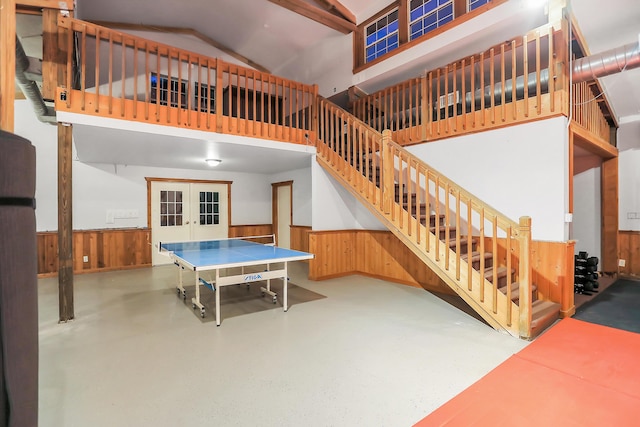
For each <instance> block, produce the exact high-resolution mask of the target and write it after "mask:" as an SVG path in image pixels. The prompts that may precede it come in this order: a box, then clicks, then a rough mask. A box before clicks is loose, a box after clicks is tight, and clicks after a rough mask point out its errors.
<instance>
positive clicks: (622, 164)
mask: <svg viewBox="0 0 640 427" xmlns="http://www.w3.org/2000/svg"><path fill="white" fill-rule="evenodd" d="M618 149H619V150H620V153H619V156H618V167H619V170H618V179H619V190H618V191H619V193H618V198H619V203H620V205H619V210H620V213H619V229H620V230H630V231H640V121H635V122H630V123H624V124H622V125H620V128H619V129H618Z"/></svg>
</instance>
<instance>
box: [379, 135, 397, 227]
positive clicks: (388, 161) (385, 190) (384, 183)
mask: <svg viewBox="0 0 640 427" xmlns="http://www.w3.org/2000/svg"><path fill="white" fill-rule="evenodd" d="M381 142H382V145H381V147H380V154H381V155H382V164H381V169H383V171H382V177H381V178H382V180H381V181H380V184H381V189H382V200H383V202H382V206H383V213H384V214H385V215H389V214H392V206H393V197H394V192H395V191H394V190H395V186H394V176H393V175H394V174H393V170H394V161H395V159H394V156H393V152H392V151H391V147H390V146H389V144H390V142H391V131H390V130H388V129H385V130H384V131H383V132H382V141H381Z"/></svg>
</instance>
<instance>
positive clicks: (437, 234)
mask: <svg viewBox="0 0 640 427" xmlns="http://www.w3.org/2000/svg"><path fill="white" fill-rule="evenodd" d="M438 106H439V103H438ZM434 184H435V188H436V194H435V196H436V209H435V210H436V224H435V237H436V239H435V244H436V261H440V177H439V176H438V175H436V178H435V180H434ZM429 227H431V223H429Z"/></svg>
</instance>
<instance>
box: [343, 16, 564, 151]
mask: <svg viewBox="0 0 640 427" xmlns="http://www.w3.org/2000/svg"><path fill="white" fill-rule="evenodd" d="M559 40H562V35H561V30H556V29H554V27H553V26H551V25H545V26H543V27H540V28H538V29H536V30H534V31H532V32H530V33H528V34H526V35H524V36H522V37H518V38H514V39H512V40H510V41H507V42H504V43H501V44H499V45H496V46H493V47H491V48H490V49H488V50H486V51H483V52H480V53H477V54H475V55H471V56H468V57H465V58H463V59H460V60H458V61H455V62H452V63H449V64H447V65H445V66H443V67H439V68H436V69H432V70H427V71H425V72H424V74H423V75H422V76H421V77H419V78H413V79H409V80H406V81H403V82H400V83H398V84H396V85H393V86H390V87H387V88H385V89H382V90H379V91H377V92H375V93H372V94H370V95H367V96H365V97H362V98H360V99H358V100H356V101H355V102H354V103H353V112H354V115H355V116H356V117H358V118H359V119H360V120H362V121H364V122H365V123H367V124H369V125H371V126H373V127H374V128H376V129H377V130H378V131H380V132H381V131H383V130H384V129H390V130H391V131H392V132H393V137H394V140H395V141H396V142H398V143H400V145H403V146H404V145H407V144H412V143H416V142H422V141H427V140H429V141H430V140H436V139H440V138H445V137H450V136H452V135H458V134H463V133H467V132H474V131H477V130H479V129H487V128H493V127H499V126H506V125H509V124H512V123H515V122H523V121H527V120H532V119H538V118H540V117H547V116H553V115H558V114H563V113H564V114H567V113H568V111H564V109H566V107H565V106H564V104H565V103H562V102H560V101H561V100H562V94H563V91H565V90H566V87H567V86H566V84H565V83H564V77H563V76H564V75H565V73H564V72H563V69H564V68H565V67H566V62H567V61H566V60H565V59H564V56H565V55H564V53H565V52H564V51H563V50H562V48H561V47H559V46H560V45H559Z"/></svg>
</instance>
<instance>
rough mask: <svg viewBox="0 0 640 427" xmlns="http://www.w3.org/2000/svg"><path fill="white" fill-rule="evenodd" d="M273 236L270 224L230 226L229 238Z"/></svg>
mask: <svg viewBox="0 0 640 427" xmlns="http://www.w3.org/2000/svg"><path fill="white" fill-rule="evenodd" d="M267 234H273V226H272V225H271V224H252V225H230V226H229V237H249V236H266V235H267Z"/></svg>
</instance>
